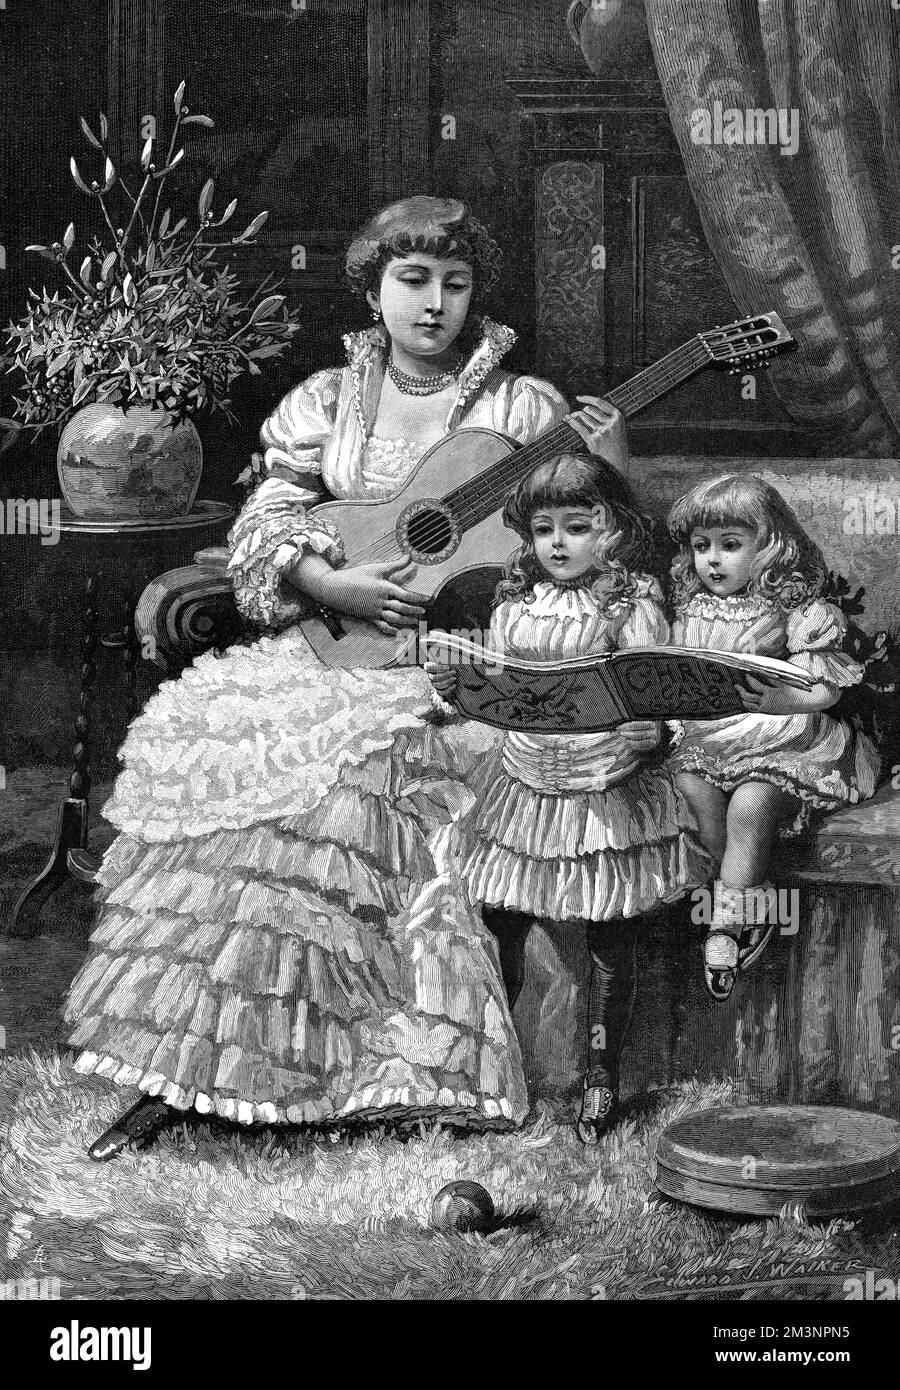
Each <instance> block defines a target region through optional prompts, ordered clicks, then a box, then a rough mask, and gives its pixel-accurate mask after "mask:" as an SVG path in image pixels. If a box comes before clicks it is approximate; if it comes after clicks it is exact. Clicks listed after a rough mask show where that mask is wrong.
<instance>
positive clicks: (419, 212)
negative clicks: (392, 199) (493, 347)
mask: <svg viewBox="0 0 900 1390" xmlns="http://www.w3.org/2000/svg"><path fill="white" fill-rule="evenodd" d="M416 251H418V252H420V253H422V254H423V255H426V256H436V257H439V258H441V259H444V260H454V261H465V262H466V264H467V265H470V266H471V267H472V274H473V278H474V286H473V290H472V307H473V308H476V309H480V308H481V307H482V304H483V301H484V300H485V299H486V297H487V296H488V295H489V293H490V291H491V290H492V289H493V287H494V285H495V284H496V282H497V279H498V277H499V275H500V247H499V246H498V245H497V243H496V241H495V240H494V238H493V237H492V236H491V234H490V232H489V231H488V230H487V228H486V227H485V226H483V225H482V223H481V222H479V221H478V219H477V218H476V217H474V216H473V214H472V213H471V211H470V210H469V208H467V207H466V205H465V203H462V202H460V200H459V199H458V198H430V197H426V196H425V195H424V194H420V195H417V196H415V197H412V198H401V199H400V201H399V202H397V203H391V204H389V206H388V207H386V208H382V209H381V211H380V212H377V213H376V214H375V216H374V217H372V218H370V219H369V221H368V222H367V223H366V225H365V226H364V227H363V228H361V230H360V231H359V232H358V233H357V235H356V236H355V237H354V239H353V241H352V242H351V243H350V247H349V249H348V251H347V262H346V278H347V283H348V284H349V286H350V289H351V290H352V291H353V293H354V294H357V295H360V296H361V297H364V296H365V294H366V292H367V291H368V290H374V291H375V292H376V293H377V291H378V289H379V287H380V285H381V278H382V276H383V274H384V269H385V266H386V265H387V264H388V262H389V261H392V260H393V259H394V257H395V256H410V255H412V254H413V253H414V252H416Z"/></svg>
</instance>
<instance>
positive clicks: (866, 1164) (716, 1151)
mask: <svg viewBox="0 0 900 1390" xmlns="http://www.w3.org/2000/svg"><path fill="white" fill-rule="evenodd" d="M656 1170H657V1171H656V1185H657V1187H658V1188H659V1190H660V1191H661V1192H663V1193H665V1194H666V1196H668V1197H674V1198H677V1199H678V1200H679V1201H681V1202H688V1203H690V1204H692V1205H694V1206H700V1207H709V1208H712V1209H714V1210H716V1211H721V1212H723V1213H726V1214H727V1213H732V1212H733V1213H741V1214H743V1215H747V1216H777V1215H778V1213H779V1212H780V1211H781V1210H782V1208H783V1207H785V1206H786V1205H791V1206H793V1205H794V1204H799V1205H800V1206H801V1207H802V1209H803V1211H804V1213H805V1215H806V1217H807V1219H813V1218H814V1219H816V1220H818V1219H823V1220H827V1219H829V1218H830V1217H832V1216H839V1215H842V1214H850V1213H853V1212H858V1213H862V1212H864V1211H868V1210H871V1209H873V1208H878V1207H885V1206H888V1205H890V1204H891V1203H893V1202H896V1201H898V1200H900V1124H898V1123H897V1121H896V1120H893V1119H889V1118H888V1117H887V1116H884V1115H874V1114H870V1113H869V1112H868V1111H863V1110H846V1109H843V1108H841V1107H839V1106H830V1105H759V1106H721V1107H716V1108H714V1109H711V1110H698V1111H695V1112H694V1113H693V1114H691V1115H686V1116H684V1117H683V1118H682V1119H680V1120H675V1121H674V1122H673V1123H672V1124H670V1125H668V1126H667V1127H666V1128H665V1129H664V1130H663V1132H662V1134H661V1135H660V1137H659V1141H658V1143H657V1148H656Z"/></svg>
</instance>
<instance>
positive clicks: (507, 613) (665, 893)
mask: <svg viewBox="0 0 900 1390" xmlns="http://www.w3.org/2000/svg"><path fill="white" fill-rule="evenodd" d="M504 520H505V522H506V524H507V525H508V526H509V527H511V528H512V529H513V530H514V531H516V532H518V534H519V535H520V536H521V538H522V541H523V545H522V547H521V549H520V550H519V551H518V552H517V553H516V555H515V556H514V557H513V559H512V560H511V561H510V563H509V565H508V566H507V571H506V574H507V577H506V580H505V581H504V582H503V583H502V584H501V585H500V586H499V588H498V590H497V597H496V601H495V607H494V612H493V617H492V621H491V635H490V645H491V646H492V647H493V648H494V649H495V650H501V651H503V652H504V653H506V654H507V655H510V656H514V657H520V658H526V659H529V660H543V661H560V660H566V659H569V658H572V657H578V656H585V655H588V654H590V653H597V654H601V653H604V652H611V651H614V650H616V649H617V648H620V647H631V646H646V645H651V644H665V643H667V642H668V640H669V626H668V623H667V621H666V618H665V616H664V614H663V610H662V592H661V590H660V588H659V585H658V583H657V581H656V580H655V579H653V578H652V577H651V576H650V575H649V574H647V573H646V570H647V569H648V568H649V567H650V562H651V548H652V547H651V531H650V524H649V522H648V521H647V519H646V518H645V517H643V516H642V515H641V513H640V511H639V509H638V504H637V502H636V500H635V498H634V496H633V495H632V493H631V490H630V488H629V487H628V485H627V483H626V482H625V481H624V479H623V478H622V477H621V475H620V474H619V473H617V472H616V470H615V469H614V468H612V467H610V466H609V465H608V464H607V463H605V462H604V461H603V460H601V459H599V458H597V457H592V456H583V455H581V454H578V455H575V454H563V455H561V456H559V457H557V458H555V459H552V460H551V461H550V462H548V463H546V464H543V465H541V467H539V468H537V469H536V470H535V471H534V472H533V473H531V474H530V475H529V476H528V477H527V478H525V479H524V480H523V481H522V483H521V484H520V485H519V487H518V488H517V490H516V491H515V492H514V493H513V495H512V496H511V498H510V499H509V501H508V502H507V505H506V508H505V511H504ZM426 669H427V670H428V671H429V674H431V676H432V681H433V683H434V685H435V687H436V689H437V690H438V692H439V693H441V694H447V693H449V692H451V691H452V689H453V686H454V684H455V681H456V673H455V672H453V671H452V670H447V669H446V668H441V667H437V666H435V665H431V664H429V666H428V667H426ZM659 739H660V725H659V723H657V722H650V721H640V722H633V723H626V724H621V725H619V727H618V728H616V729H614V730H611V731H609V732H606V733H596V734H580V735H579V734H535V733H520V732H507V733H506V734H505V736H504V738H503V741H502V746H501V747H500V749H499V750H498V752H497V754H496V755H495V757H494V758H493V759H492V760H490V761H488V762H487V763H486V764H485V765H484V766H483V767H482V768H481V770H480V774H479V775H478V777H477V780H476V781H475V782H474V783H473V785H472V790H473V791H474V793H475V795H476V798H477V800H476V805H475V807H474V809H473V811H472V812H471V813H470V815H469V817H468V819H467V821H465V822H464V823H463V825H462V826H461V838H462V846H463V849H462V856H463V867H462V876H463V878H464V880H466V881H467V883H468V891H469V896H470V898H471V900H472V901H473V902H478V903H480V904H481V905H482V913H483V916H484V921H485V924H486V925H487V926H488V927H489V928H490V930H491V931H492V932H493V934H494V935H495V936H496V937H497V939H498V943H499V950H500V963H501V969H502V972H503V980H504V984H505V986H506V991H507V995H508V997H509V1001H510V1005H512V1004H513V1003H514V1002H515V999H516V997H517V995H518V993H519V991H520V989H521V986H522V980H523V974H524V952H525V941H526V937H527V934H528V931H529V929H530V927H531V926H532V925H533V923H534V922H535V920H539V919H542V918H543V919H549V920H550V921H552V922H555V923H568V924H571V926H572V927H573V928H575V927H580V928H581V930H585V928H586V929H587V938H588V947H589V950H590V954H591V959H592V974H591V989H590V1004H589V1024H590V1043H591V1045H592V1055H593V1056H595V1057H596V1059H597V1060H596V1061H595V1063H594V1064H593V1065H592V1066H590V1067H589V1069H588V1071H587V1073H586V1075H585V1078H584V1083H583V1098H582V1107H581V1115H580V1117H579V1122H578V1132H579V1135H580V1136H581V1138H582V1139H583V1140H584V1141H585V1142H586V1143H595V1142H596V1141H597V1139H598V1138H599V1135H600V1134H601V1132H602V1131H603V1130H604V1129H605V1128H606V1127H607V1125H608V1124H609V1122H610V1116H611V1113H612V1109H613V1105H614V1103H615V1101H616V1099H617V1092H618V1086H619V1075H618V1073H619V1061H620V1056H621V1053H622V1047H623V1044H624V1040H625V1034H626V1031H627V1028H628V1024H629V1022H630V1019H631V1014H632V1011H633V1006H634V1002H635V995H636V966H635V950H636V944H637V940H636V936H635V933H634V932H633V931H632V930H630V929H629V928H628V925H627V924H626V922H625V921H624V920H623V919H629V918H635V917H637V916H639V915H640V914H641V913H645V912H648V911H649V910H650V909H651V908H653V907H655V906H656V905H657V904H658V903H661V902H665V901H669V900H671V899H673V898H677V897H680V896H681V895H682V894H683V893H685V892H686V891H687V889H689V888H690V887H693V886H696V885H698V884H701V883H703V882H705V881H706V879H707V878H708V875H709V872H710V867H711V861H710V859H709V857H708V856H707V855H706V853H705V852H704V850H703V847H702V846H701V844H700V843H699V840H698V839H696V838H695V834H694V822H693V818H692V816H691V812H690V809H689V807H688V806H687V804H686V803H685V802H684V800H683V798H682V797H681V795H680V794H679V791H678V788H677V787H676V785H675V781H674V779H673V777H672V776H671V774H670V773H669V772H668V771H667V770H666V769H664V768H662V767H658V766H653V767H651V766H647V765H646V763H647V759H648V755H650V754H651V753H652V752H653V751H654V749H655V748H656V746H657V744H658V743H659ZM598 1044H602V1045H601V1046H598Z"/></svg>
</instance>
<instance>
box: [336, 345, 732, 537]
mask: <svg viewBox="0 0 900 1390" xmlns="http://www.w3.org/2000/svg"><path fill="white" fill-rule="evenodd" d="M695 346H697V347H700V349H701V352H702V355H703V359H704V360H706V352H705V350H704V349H703V348H702V345H700V344H696V345H695ZM681 352H683V349H681V348H680V349H677V350H676V353H674V354H669V356H670V357H672V356H677V355H678V354H680V353H681ZM667 360H668V359H667V358H663V359H662V361H661V362H658V363H656V364H655V366H654V367H653V368H650V369H649V372H656V371H657V369H659V368H660V367H661V366H662V364H663V363H665V362H666V361H667ZM694 370H695V365H694V364H693V363H688V364H687V365H686V366H685V367H683V368H682V369H679V370H678V372H677V374H675V375H672V374H670V373H668V372H665V373H664V375H665V376H666V377H667V379H668V380H669V384H670V385H671V386H677V385H679V384H680V383H681V382H682V381H684V380H685V379H686V378H687V377H688V376H690V375H691V374H692V373H693V371H694ZM624 394H626V392H625V389H624V388H617V389H616V390H615V391H613V392H610V395H609V396H608V397H607V399H608V400H610V401H612V402H613V403H615V401H616V399H617V398H621V397H622V395H624ZM627 394H629V395H634V394H635V393H634V392H633V391H632V390H630V389H629V390H628V391H627ZM657 395H658V392H656V391H651V392H650V394H649V397H648V399H653V398H654V397H655V396H657ZM635 408H640V403H639V404H638V406H636V407H635ZM571 434H572V431H571V427H570V426H568V425H565V424H563V425H562V426H556V427H554V428H553V429H551V430H549V431H548V432H547V434H545V435H544V436H542V437H541V441H540V447H537V441H535V442H534V444H533V445H532V446H531V448H530V452H531V453H532V458H531V459H529V468H536V467H539V465H540V464H541V463H544V462H546V461H547V460H549V459H550V458H552V457H553V456H554V455H555V454H556V453H558V452H559V444H560V443H561V442H562V440H557V439H556V438H555V436H557V435H562V437H563V440H565V442H568V443H570V441H571ZM570 447H571V443H570ZM518 458H519V454H518V451H515V452H514V453H512V454H511V455H507V456H505V457H504V458H503V459H500V460H498V461H497V462H496V463H495V464H494V465H491V467H490V468H489V469H488V470H486V472H485V473H484V474H482V475H481V476H480V477H479V478H474V479H471V480H470V481H469V482H468V483H464V484H462V485H461V487H460V488H458V489H456V493H457V494H466V493H468V494H471V495H472V497H473V499H474V501H475V502H476V503H477V504H480V505H479V509H481V510H482V515H481V516H479V514H478V510H477V509H476V507H474V506H472V505H471V504H470V503H469V502H468V501H467V500H466V498H465V497H462V498H460V499H458V501H457V506H459V504H460V502H461V504H462V507H464V508H465V509H466V510H467V511H468V512H469V513H470V515H469V517H465V516H462V517H460V516H457V519H458V520H461V521H463V522H464V523H466V524H468V525H469V526H472V525H477V524H478V522H479V520H483V519H484V517H485V516H489V515H490V514H491V512H492V511H495V510H496V509H497V501H496V491H495V490H493V488H492V481H491V480H493V479H494V478H498V483H497V485H496V490H503V491H508V490H509V488H510V487H512V486H514V485H515V483H516V482H518V480H519V476H520V475H521V465H520V466H519V468H518V469H517V468H516V462H517V460H518ZM504 469H506V470H507V472H509V471H510V470H512V474H513V476H512V477H502V474H503V471H504ZM485 489H486V490H485ZM453 496H454V494H453V493H451V494H449V495H448V497H447V498H446V499H444V500H445V503H448V504H449V503H450V499H451V498H453ZM451 505H452V504H451ZM445 525H446V518H445V516H444V515H441V516H438V517H436V519H435V521H434V522H433V523H431V525H429V526H426V527H425V528H424V529H423V531H422V534H421V536H420V538H419V542H420V543H419V546H418V547H417V548H419V549H424V548H426V547H427V545H428V544H429V543H434V542H436V541H437V540H438V539H439V538H440V536H441V533H442V531H443V530H444V527H445ZM398 549H399V546H398V544H397V538H396V535H395V534H389V535H386V536H383V537H381V538H380V539H379V540H377V541H375V542H373V543H372V545H370V546H368V547H366V549H365V550H363V551H361V552H360V554H359V555H358V556H357V559H356V561H355V563H357V564H359V563H364V562H366V561H368V562H370V563H372V562H375V563H377V562H378V561H379V560H387V559H389V558H390V557H391V554H392V553H396V551H397V550H398Z"/></svg>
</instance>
